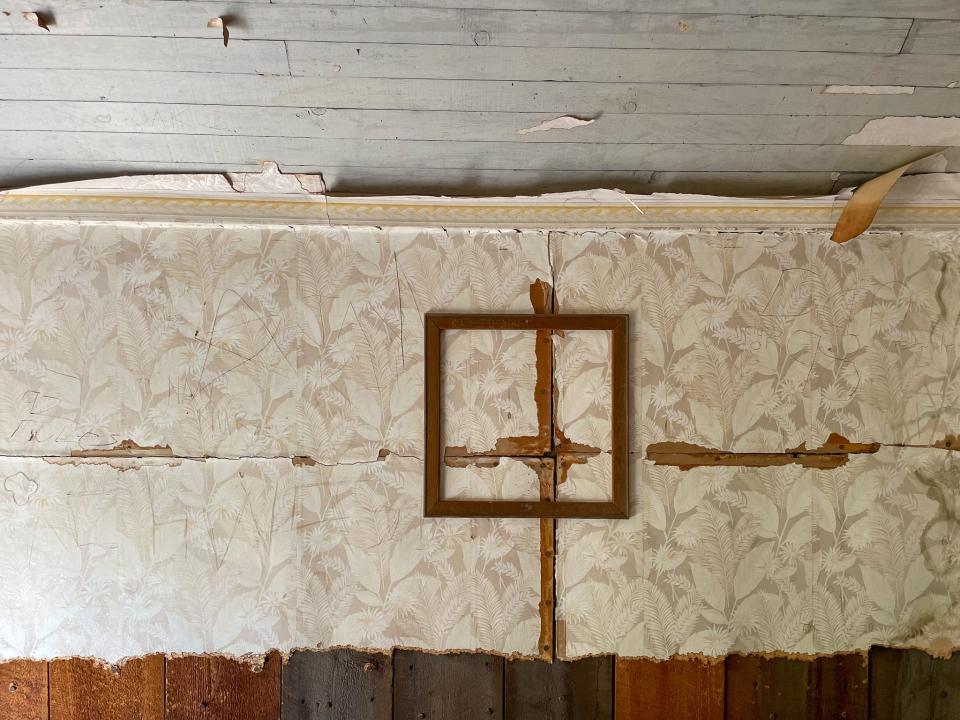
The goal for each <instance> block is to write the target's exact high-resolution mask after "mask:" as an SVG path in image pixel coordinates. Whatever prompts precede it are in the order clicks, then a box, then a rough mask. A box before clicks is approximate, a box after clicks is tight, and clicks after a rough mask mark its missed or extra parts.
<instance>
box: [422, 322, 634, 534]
mask: <svg viewBox="0 0 960 720" xmlns="http://www.w3.org/2000/svg"><path fill="white" fill-rule="evenodd" d="M444 330H535V331H546V333H547V335H549V334H550V332H552V331H564V330H598V331H609V332H610V335H611V339H610V368H611V398H612V402H611V443H610V455H611V467H612V477H611V482H612V492H611V500H609V501H590V500H570V501H559V500H555V499H553V498H554V496H555V492H554V487H553V486H551V487H550V488H549V491H547V492H542V493H541V499H540V500H498V499H490V500H485V499H484V500H468V499H449V500H447V499H444V497H443V476H444V464H445V457H444V449H443V448H442V446H441V444H442V428H443V414H442V413H443V400H442V398H441V392H442V386H443V378H442V376H441V368H442V365H443V349H442V343H441V333H442V332H443V331H444ZM424 339H425V353H424V357H425V363H424V365H425V377H424V388H425V391H426V412H425V416H426V418H425V419H426V422H425V425H426V427H425V470H424V508H423V512H424V516H425V517H517V518H628V517H630V497H629V495H630V494H629V484H630V482H629V445H628V443H629V423H628V404H629V394H628V389H629V388H628V378H627V373H628V368H629V364H628V342H627V341H628V316H627V315H617V314H603V315H600V314H590V315H561V314H558V315H553V314H536V315H533V314H531V315H521V314H491V313H426V314H425V315H424ZM549 351H550V353H551V357H552V346H551V347H550V348H549ZM550 383H551V387H552V386H553V377H552V364H551V366H550ZM551 411H552V408H551ZM554 421H555V420H554V418H553V416H552V412H551V416H550V426H549V431H550V433H551V436H552V435H553V431H554V427H553V426H554ZM486 457H517V458H518V459H522V460H525V461H530V462H536V461H537V460H538V459H539V460H540V461H541V462H540V463H539V466H540V467H541V468H543V467H545V466H549V467H550V468H552V469H553V473H554V476H553V485H555V483H556V475H555V473H556V469H555V468H556V466H557V465H558V463H557V462H556V460H557V455H556V453H554V452H553V448H551V450H548V451H547V452H545V453H543V454H540V455H492V454H490V453H488V454H486Z"/></svg>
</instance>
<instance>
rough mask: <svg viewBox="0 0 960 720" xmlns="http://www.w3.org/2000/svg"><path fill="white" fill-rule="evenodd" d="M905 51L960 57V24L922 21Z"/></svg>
mask: <svg viewBox="0 0 960 720" xmlns="http://www.w3.org/2000/svg"><path fill="white" fill-rule="evenodd" d="M904 51H906V52H911V53H919V54H924V55H926V54H937V55H960V23H958V22H953V21H950V20H920V21H919V22H918V23H917V27H916V29H915V30H914V32H913V34H912V35H911V36H910V39H909V40H907V44H906V46H905V47H904Z"/></svg>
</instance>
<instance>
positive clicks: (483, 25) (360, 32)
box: [0, 0, 911, 53]
mask: <svg viewBox="0 0 960 720" xmlns="http://www.w3.org/2000/svg"><path fill="white" fill-rule="evenodd" d="M223 12H224V11H223V6H222V5H220V4H218V3H214V2H194V1H192V0H191V1H190V2H184V1H183V0H165V1H164V2H156V1H154V2H151V1H149V0H148V1H147V2H142V3H138V4H130V3H122V4H116V3H114V4H108V5H106V4H101V3H97V2H93V1H92V0H78V1H77V0H75V1H74V2H71V3H67V4H61V5H60V6H58V7H57V9H56V16H55V21H54V23H53V24H51V25H50V26H49V32H50V33H51V34H54V35H57V34H62V35H111V36H144V37H181V38H183V37H199V38H211V37H216V32H217V31H216V30H214V29H210V28H208V27H207V20H208V19H209V18H211V17H217V16H219V15H222V14H223ZM231 15H233V17H234V18H236V19H235V22H234V23H233V28H232V29H231V31H230V37H231V40H234V41H236V40H240V39H258V40H307V41H335V42H352V43H422V44H427V45H469V46H473V45H477V44H479V45H493V46H516V47H607V48H689V49H709V48H716V49H721V50H722V49H743V50H825V51H833V52H838V51H842V52H876V53H896V52H899V51H900V47H901V46H902V45H903V41H904V39H905V38H906V36H907V32H908V31H909V30H910V26H911V21H910V20H906V19H895V18H823V17H803V16H798V15H789V16H778V15H762V16H751V15H685V16H684V15H668V14H649V13H634V12H575V11H574V12H554V11H549V10H546V11H540V12H531V11H517V10H464V9H459V8H422V7H350V6H348V5H347V6H337V7H322V6H316V5H315V6H312V7H311V6H305V7H298V8H297V10H296V12H291V9H290V7H289V6H286V7H284V6H279V5H272V4H269V3H267V4H262V5H251V6H248V7H245V8H243V10H242V11H240V12H234V13H231ZM229 26H230V23H229V22H228V27H229ZM42 32H46V31H44V30H43V29H41V28H38V27H37V26H35V25H32V24H30V23H27V22H24V20H23V18H22V17H20V16H19V14H10V15H8V16H3V15H0V34H18V35H24V34H37V33H42Z"/></svg>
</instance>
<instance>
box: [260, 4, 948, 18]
mask: <svg viewBox="0 0 960 720" xmlns="http://www.w3.org/2000/svg"><path fill="white" fill-rule="evenodd" d="M252 1H253V2H263V1H264V0H252ZM273 1H274V2H277V3H297V4H300V3H303V2H310V3H311V4H317V5H336V4H339V3H341V2H343V0H273ZM364 4H366V5H378V6H379V5H399V6H420V7H455V6H458V5H463V6H465V7H470V8H501V7H504V6H505V5H507V0H365V2H364ZM510 7H513V8H516V9H523V10H618V11H620V10H629V11H633V12H662V11H663V9H664V5H663V3H662V2H658V0H517V1H516V2H514V3H511V4H510ZM669 7H670V12H672V13H729V14H737V15H772V14H773V15H776V14H779V15H791V14H795V13H796V12H797V10H798V6H797V3H796V1H795V0H679V1H678V2H673V3H670V6H669ZM802 8H803V12H804V13H805V14H807V15H825V16H829V17H917V18H944V19H948V20H960V7H957V4H956V3H955V2H954V0H912V1H911V2H909V3H905V2H903V0H872V1H871V2H863V0H808V1H807V2H804V3H803V5H802Z"/></svg>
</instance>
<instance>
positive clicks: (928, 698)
mask: <svg viewBox="0 0 960 720" xmlns="http://www.w3.org/2000/svg"><path fill="white" fill-rule="evenodd" d="M957 717H960V654H954V655H953V657H952V658H950V659H949V660H944V659H942V658H934V657H931V656H930V655H928V654H926V653H925V652H923V651H921V650H891V649H889V648H873V650H871V652H870V718H871V720H947V719H948V718H957Z"/></svg>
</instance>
